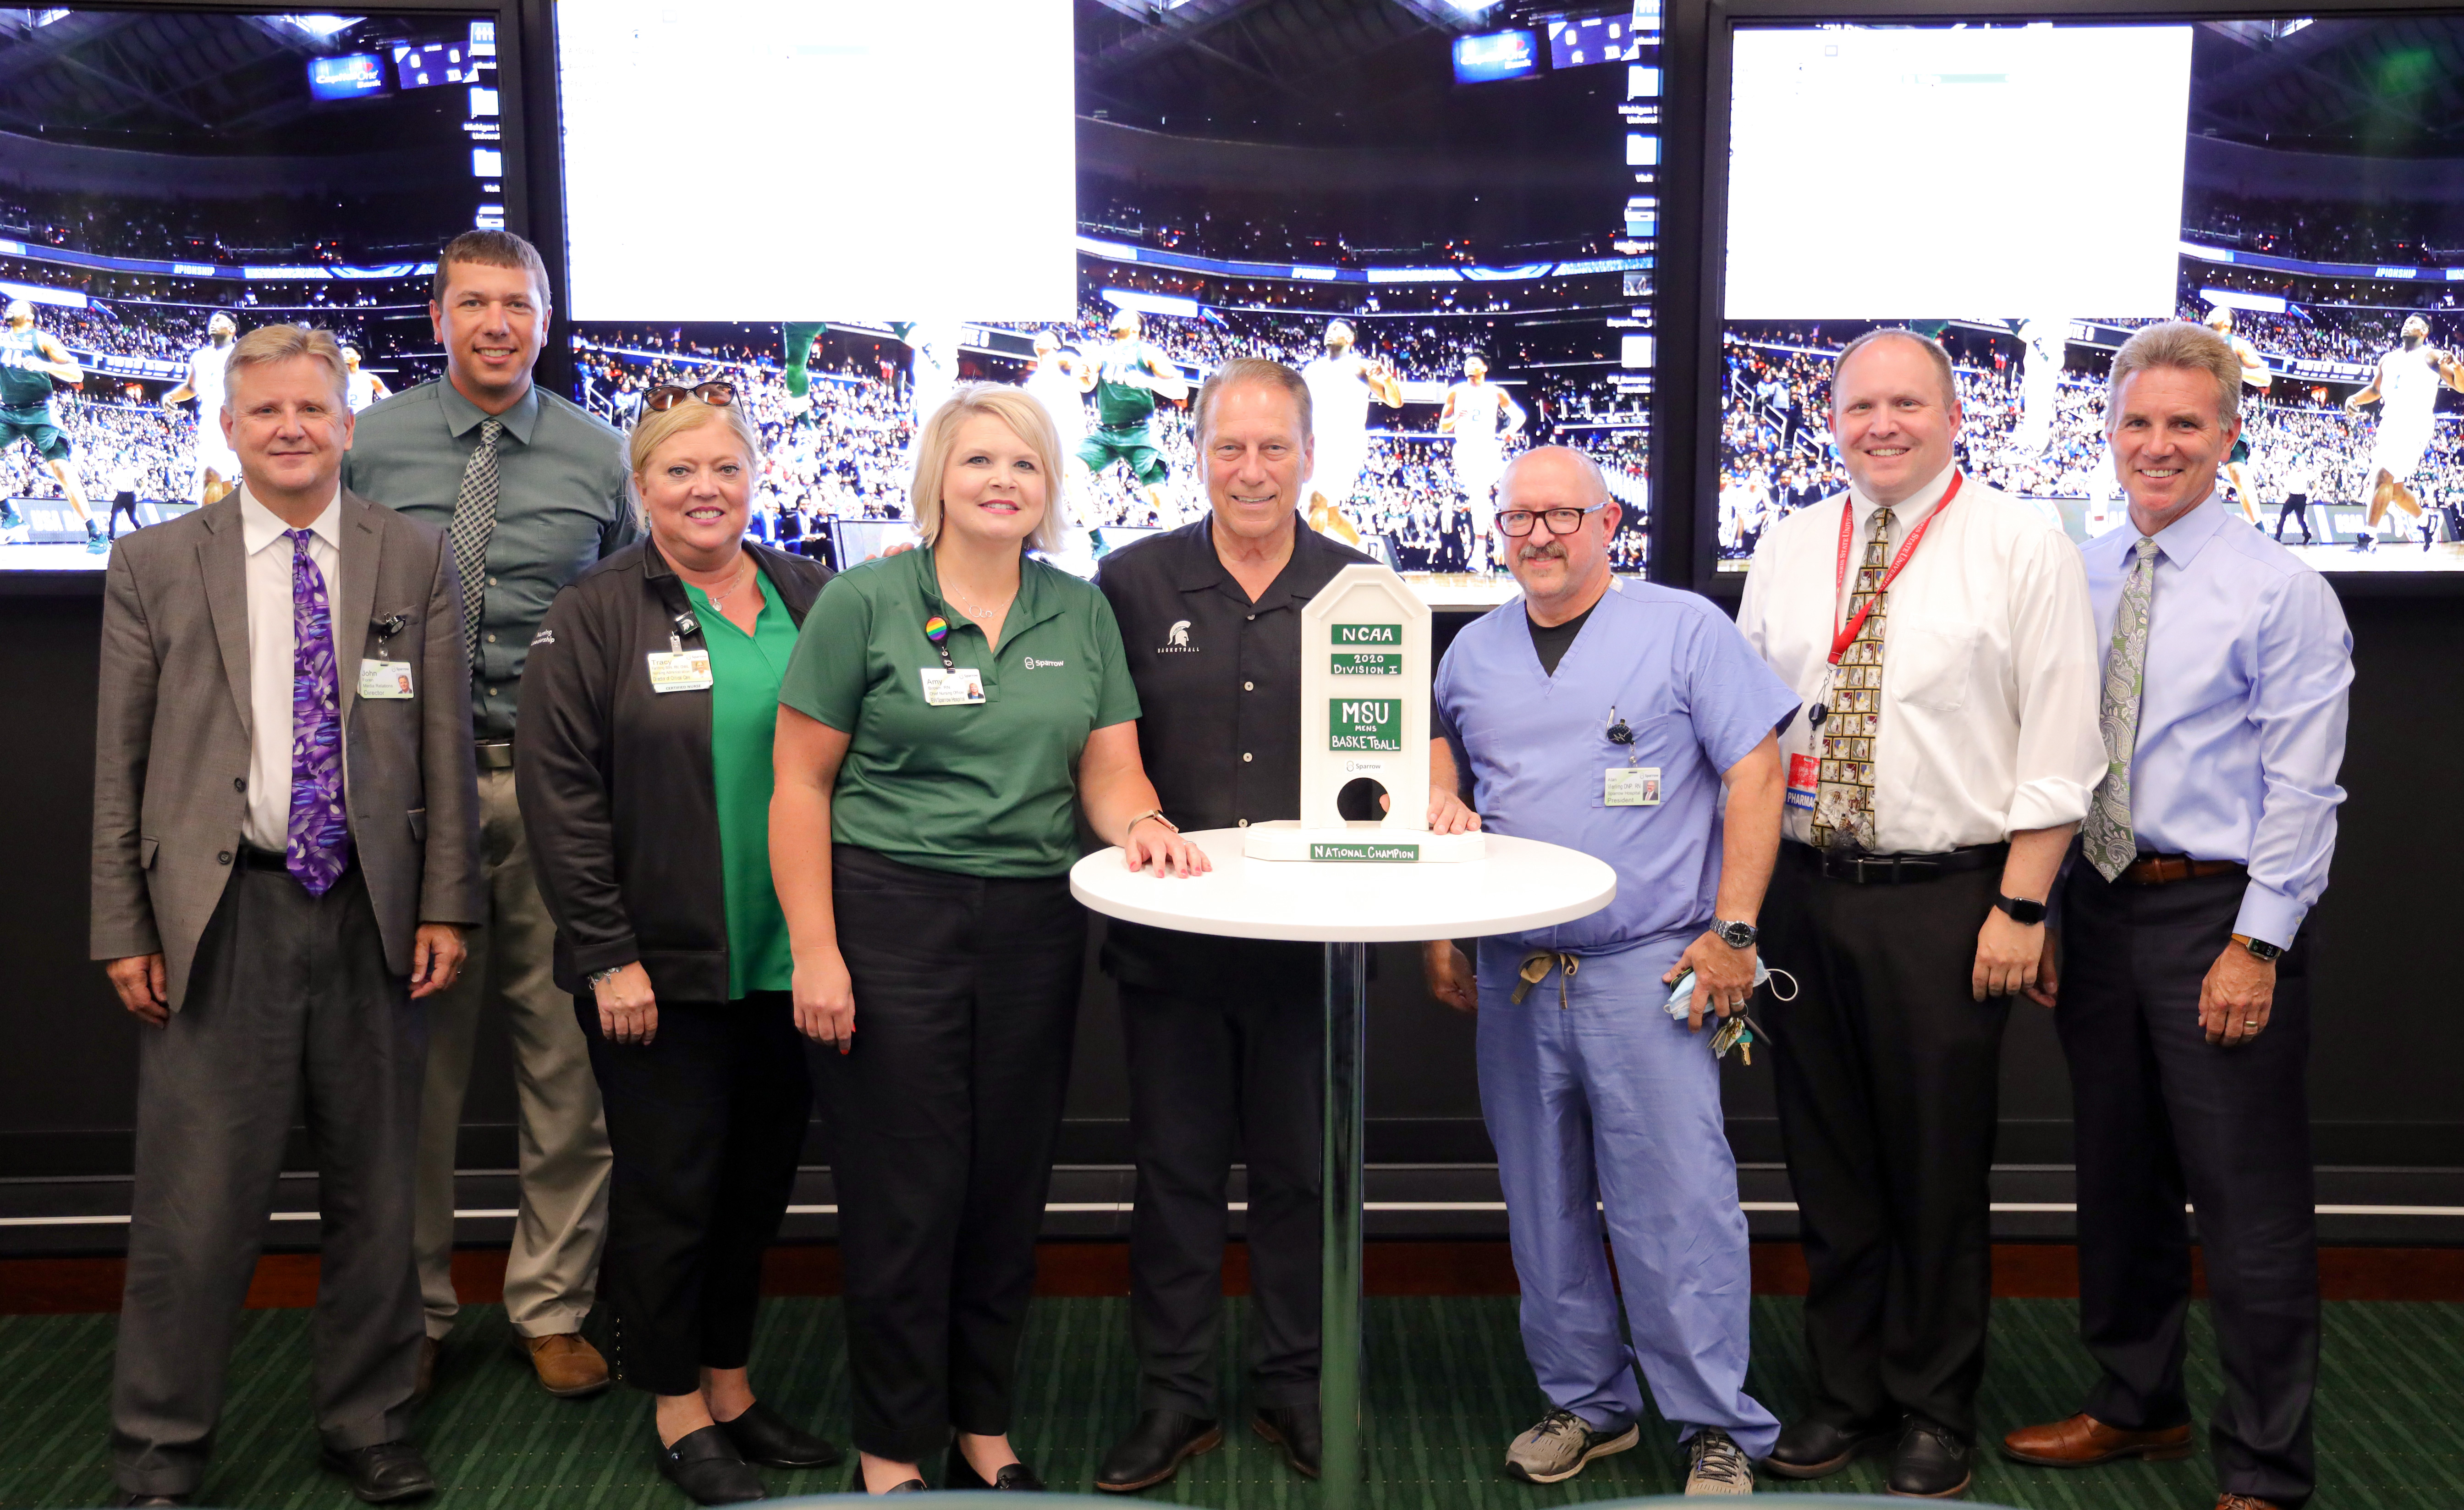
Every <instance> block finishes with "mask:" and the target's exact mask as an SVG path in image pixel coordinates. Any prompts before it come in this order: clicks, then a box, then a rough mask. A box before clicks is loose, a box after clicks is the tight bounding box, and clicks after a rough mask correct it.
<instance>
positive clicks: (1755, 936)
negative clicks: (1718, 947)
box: [1711, 918, 1763, 949]
mask: <svg viewBox="0 0 2464 1510" xmlns="http://www.w3.org/2000/svg"><path fill="white" fill-rule="evenodd" d="M1711 931H1712V932H1713V933H1716V934H1718V935H1719V936H1720V942H1721V943H1722V944H1727V946H1728V947H1729V948H1732V949H1750V948H1752V947H1753V946H1754V944H1756V943H1757V942H1759V941H1760V940H1761V938H1762V936H1763V932H1762V930H1761V929H1760V928H1757V927H1755V926H1754V925H1753V924H1752V923H1750V922H1724V921H1722V920H1721V919H1718V918H1714V919H1712V920H1711Z"/></svg>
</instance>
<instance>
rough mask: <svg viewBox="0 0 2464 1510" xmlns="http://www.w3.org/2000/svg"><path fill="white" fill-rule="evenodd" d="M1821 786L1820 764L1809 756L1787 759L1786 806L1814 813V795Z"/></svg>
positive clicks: (1793, 756) (1794, 756) (1795, 756)
mask: <svg viewBox="0 0 2464 1510" xmlns="http://www.w3.org/2000/svg"><path fill="white" fill-rule="evenodd" d="M1821 786H1822V762H1820V761H1818V760H1816V759H1815V758H1814V757H1813V756H1811V755H1791V756H1790V757H1789V758H1788V805H1789V806H1790V807H1792V808H1795V809H1798V810H1800V811H1805V812H1812V811H1814V794H1815V791H1816V790H1817V789H1819V788H1820V787H1821Z"/></svg>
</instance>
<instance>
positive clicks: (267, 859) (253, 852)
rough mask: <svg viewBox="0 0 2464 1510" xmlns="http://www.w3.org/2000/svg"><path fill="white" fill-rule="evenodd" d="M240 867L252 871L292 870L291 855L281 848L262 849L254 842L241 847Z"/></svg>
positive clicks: (286, 873)
mask: <svg viewBox="0 0 2464 1510" xmlns="http://www.w3.org/2000/svg"><path fill="white" fill-rule="evenodd" d="M239 867H240V869H242V870H250V871H281V872H283V873H284V874H285V875H288V874H289V873H290V871H291V856H290V855H286V854H284V853H283V852H282V851H280V850H260V849H258V848H257V847H256V846H255V845H253V844H243V845H241V846H240V847H239Z"/></svg>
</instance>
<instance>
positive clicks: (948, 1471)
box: [941, 1442, 1044, 1494]
mask: <svg viewBox="0 0 2464 1510" xmlns="http://www.w3.org/2000/svg"><path fill="white" fill-rule="evenodd" d="M941 1487H942V1488H944V1489H1017V1490H1023V1491H1025V1492H1027V1493H1032V1494H1042V1493H1043V1492H1044V1480H1043V1479H1041V1478H1038V1477H1035V1470H1034V1469H1032V1468H1029V1467H1027V1466H1026V1465H1025V1464H1024V1463H1003V1464H1001V1467H1000V1469H999V1470H997V1471H996V1472H995V1473H994V1474H993V1481H992V1482H991V1483H986V1482H984V1476H983V1475H981V1474H979V1473H978V1472H976V1465H975V1464H973V1463H971V1462H968V1461H967V1454H964V1453H962V1452H960V1451H959V1450H958V1444H957V1443H956V1442H952V1443H951V1444H950V1461H949V1463H948V1464H947V1466H945V1467H943V1468H942V1470H941Z"/></svg>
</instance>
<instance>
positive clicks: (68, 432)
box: [0, 8, 511, 572]
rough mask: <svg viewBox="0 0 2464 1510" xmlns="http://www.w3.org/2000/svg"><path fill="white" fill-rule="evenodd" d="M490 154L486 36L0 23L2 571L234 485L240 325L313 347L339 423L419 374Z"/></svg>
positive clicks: (482, 20) (476, 219)
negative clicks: (338, 345) (342, 352)
mask: <svg viewBox="0 0 2464 1510" xmlns="http://www.w3.org/2000/svg"><path fill="white" fill-rule="evenodd" d="M448 56H451V58H452V59H453V61H451V63H447V62H445V61H444V59H445V58H447V57H448ZM448 72H450V73H451V76H452V77H451V87H446V85H447V83H448V78H447V74H448ZM504 134H505V131H504V120H503V115H502V110H501V105H500V99H499V95H498V90H497V85H496V36H495V19H494V15H493V13H491V14H488V15H468V14H466V15H456V14H453V13H451V12H443V11H430V12H425V13H422V14H419V15H416V16H392V17H384V16H344V15H289V14H282V15H275V14H266V15H248V14H238V13H232V12H229V11H153V10H149V11H90V10H80V9H75V8H68V9H60V8H49V9H44V10H39V11H5V12H0V300H5V303H6V311H7V312H6V316H5V319H4V320H0V572H9V571H29V570H34V571H59V570H76V569H83V568H92V569H99V568H100V567H101V566H103V565H104V564H105V563H106V562H107V561H108V559H109V550H110V541H111V538H112V537H113V536H115V535H121V534H125V533H127V532H128V531H129V530H131V529H139V528H143V527H146V526H148V525H152V524H157V523H160V522H164V521H165V520H166V519H170V518H173V517H175V516H177V515H179V514H181V513H183V512H185V511H187V510H188V509H190V508H194V507H196V506H197V505H198V504H199V503H201V502H205V501H210V500H213V499H216V498H219V497H221V496H222V495H223V494H224V493H225V492H226V491H228V490H229V489H230V488H231V487H233V486H235V485H237V483H238V481H239V476H238V466H237V462H236V460H235V459H234V458H233V457H231V454H230V453H229V451H228V450H227V449H226V448H225V447H224V445H223V443H222V435H221V430H220V426H219V419H218V415H217V412H216V411H217V410H218V409H219V405H220V394H221V391H222V383H221V379H222V363H223V360H224V358H225V356H226V355H227V354H228V352H229V349H230V345H231V342H232V340H234V339H235V338H236V337H237V336H238V335H239V334H241V333H244V332H246V331H248V330H249V329H251V328H253V327H254V326H257V325H262V324H271V323H275V322H293V323H305V324H311V325H318V326H321V327H323V328H325V329H328V330H331V331H333V332H334V333H335V335H336V336H337V337H338V338H339V339H340V340H341V341H342V343H343V344H345V345H346V346H347V347H348V348H349V350H350V351H351V352H352V353H353V354H354V358H355V360H356V363H357V366H356V369H355V370H354V372H353V374H352V376H351V383H350V388H351V402H352V405H353V407H354V408H355V409H357V408H364V407H366V406H367V405H368V404H369V403H372V402H374V401H376V400H377V399H378V398H381V397H382V396H384V395H385V393H386V392H388V391H390V390H392V389H401V388H405V387H407V386H409V385H411V384H413V383H418V382H422V381H424V380H426V379H427V378H429V377H430V376H433V375H435V373H436V372H438V371H439V370H441V368H442V358H441V355H440V353H438V351H437V349H436V343H435V340H434V338H433V335H432V333H431V329H430V325H429V319H428V295H429V275H430V274H431V273H432V272H433V271H434V267H435V257H436V252H437V249H438V248H439V247H441V246H442V245H443V244H444V243H445V242H446V241H448V240H450V239H451V237H453V236H454V235H456V234H458V233H461V232H464V231H468V230H471V229H473V227H474V226H502V225H503V224H504V222H505V208H504V207H505V197H504V184H503V178H504V164H503V160H504V156H505V153H506V152H507V150H508V149H509V147H510V146H511V144H509V143H507V142H506V141H505V140H504V139H503V138H504Z"/></svg>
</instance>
